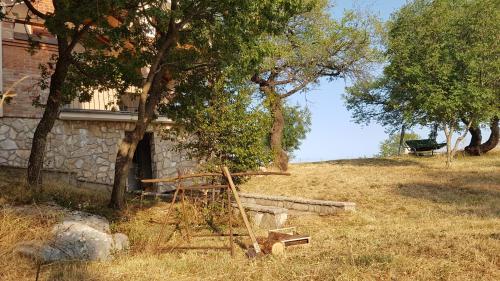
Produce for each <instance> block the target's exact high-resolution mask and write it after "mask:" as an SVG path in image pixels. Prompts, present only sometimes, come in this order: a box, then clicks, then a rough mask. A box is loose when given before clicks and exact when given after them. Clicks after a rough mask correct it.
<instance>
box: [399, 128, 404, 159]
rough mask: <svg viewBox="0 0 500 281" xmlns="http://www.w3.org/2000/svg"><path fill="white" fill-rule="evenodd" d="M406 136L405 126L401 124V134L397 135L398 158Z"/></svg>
mask: <svg viewBox="0 0 500 281" xmlns="http://www.w3.org/2000/svg"><path fill="white" fill-rule="evenodd" d="M405 134H406V125H405V124H403V125H402V126H401V134H400V135H399V147H398V156H401V150H402V149H403V145H404V141H405Z"/></svg>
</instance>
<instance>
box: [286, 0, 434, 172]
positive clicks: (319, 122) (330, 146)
mask: <svg viewBox="0 0 500 281" xmlns="http://www.w3.org/2000/svg"><path fill="white" fill-rule="evenodd" d="M405 3H406V0H364V1H362V0H359V1H353V0H344V1H340V0H338V1H337V3H334V7H333V8H332V10H331V13H332V15H333V16H334V17H341V16H342V13H343V11H344V10H345V9H356V10H359V9H361V10H362V11H369V12H371V13H373V14H376V15H378V16H379V17H380V18H381V19H382V20H384V21H385V20H387V19H389V18H390V15H391V14H392V13H393V12H394V11H396V10H398V9H399V8H400V7H401V6H403V5H404V4H405ZM345 86H346V82H345V81H344V80H341V79H340V80H336V81H334V82H328V81H326V80H321V82H320V84H319V85H318V86H316V87H315V88H314V89H312V90H311V91H309V92H307V93H301V94H297V95H294V96H291V97H290V98H289V100H288V102H289V104H293V105H295V104H300V105H302V106H307V107H308V108H309V110H310V111H311V114H312V125H311V132H309V134H308V135H307V137H306V139H305V140H304V141H303V142H302V145H301V146H300V148H299V150H298V151H295V152H294V153H293V160H292V162H311V161H323V160H333V159H347V158H360V157H372V156H374V155H375V154H377V153H378V152H379V146H380V142H382V141H383V140H385V139H387V137H388V135H387V134H386V133H385V132H384V128H383V127H381V126H379V125H378V124H375V123H371V124H369V125H368V126H363V125H359V124H356V123H354V122H353V121H352V119H351V113H350V112H349V111H347V109H346V107H345V105H344V101H343V99H342V95H343V94H344V93H345V91H344V89H345ZM414 131H415V132H416V133H418V134H419V135H420V136H421V137H423V138H425V137H426V136H427V135H428V131H429V129H428V128H417V129H415V130H414ZM440 141H443V136H442V135H441V136H439V137H438V142H440Z"/></svg>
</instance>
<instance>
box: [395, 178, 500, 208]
mask: <svg viewBox="0 0 500 281" xmlns="http://www.w3.org/2000/svg"><path fill="white" fill-rule="evenodd" d="M464 180H465V181H468V180H469V183H472V186H460V184H453V181H452V182H451V183H443V184H436V183H429V182H414V183H409V184H402V185H400V186H399V188H397V189H396V192H397V193H398V194H399V195H403V196H405V197H410V198H414V199H422V200H427V201H429V202H432V203H437V204H447V205H453V206H454V207H455V208H456V210H455V211H451V212H452V213H453V214H459V215H474V216H478V217H493V218H498V217H500V189H495V188H487V187H485V188H483V187H478V186H474V184H473V182H474V181H476V182H484V179H478V178H474V177H470V176H469V177H466V178H465V179H464Z"/></svg>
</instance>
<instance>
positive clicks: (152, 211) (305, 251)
mask: <svg viewBox="0 0 500 281" xmlns="http://www.w3.org/2000/svg"><path fill="white" fill-rule="evenodd" d="M290 172H291V173H292V176H290V177H283V176H275V177H259V178H254V179H252V180H251V181H250V182H248V183H246V184H244V185H243V186H242V187H241V188H242V189H243V190H244V191H247V192H259V193H268V194H279V195H290V196H302V197H308V198H314V199H327V200H337V201H352V202H355V203H357V211H356V212H354V213H339V214H338V215H335V216H314V215H303V216H299V217H294V218H291V219H290V220H289V222H288V224H289V225H293V226H297V227H298V229H299V231H300V232H302V233H309V234H310V235H311V236H312V244H311V245H310V246H308V247H298V248H295V249H290V250H289V251H287V255H286V257H273V256H266V257H264V258H260V259H257V260H248V259H246V258H245V257H244V255H243V251H242V250H239V251H238V253H237V257H236V258H234V259H231V258H230V257H229V255H228V253H225V252H209V253H203V252H192V251H191V252H184V253H180V252H172V253H161V254H157V253H155V252H154V251H153V250H152V247H151V244H152V243H153V242H154V241H156V239H155V238H156V236H155V233H157V232H158V229H159V226H158V224H155V223H152V222H151V221H156V220H160V219H161V218H162V215H163V214H164V212H165V207H166V204H165V203H155V204H153V203H151V204H146V205H144V206H142V207H140V206H139V205H138V203H137V202H130V203H129V204H130V205H129V208H127V210H126V211H125V212H123V213H120V214H117V213H113V212H112V211H110V210H107V209H106V208H105V207H103V206H104V204H105V201H106V197H107V195H106V194H97V193H96V192H91V191H86V190H79V189H76V188H70V189H68V188H67V187H66V186H65V185H64V184H61V183H58V182H47V183H46V185H45V186H46V191H45V194H44V195H43V196H42V197H34V196H32V195H29V194H24V192H23V191H22V190H23V189H22V185H23V184H22V181H21V180H20V179H21V178H22V174H19V171H12V170H6V169H4V170H1V171H0V177H2V179H3V181H2V183H0V192H1V194H0V205H2V206H3V208H2V209H0V268H1V270H0V280H34V276H35V268H34V266H33V264H32V263H31V262H30V261H28V260H25V259H22V258H19V257H16V256H14V255H13V254H12V253H11V252H12V248H13V245H14V244H15V243H17V242H19V241H23V240H29V239H42V240H43V239H46V237H47V236H48V231H49V230H50V227H51V225H52V224H53V223H54V222H55V221H56V219H57V217H58V215H59V214H54V213H51V212H48V211H46V210H45V209H44V208H45V207H44V204H43V203H37V206H38V207H37V210H39V211H38V212H31V213H28V214H19V213H16V212H15V211H13V209H14V208H12V207H9V206H11V205H12V204H25V203H28V202H31V201H32V200H36V201H37V202H46V201H50V200H54V201H56V202H57V203H59V204H61V205H65V206H69V207H72V208H80V209H84V210H89V211H92V212H98V213H101V214H104V215H106V216H107V217H109V218H110V219H111V220H112V221H113V228H114V229H115V230H117V231H123V232H125V233H127V234H128V235H129V237H130V239H131V242H132V248H131V250H130V251H129V252H128V253H124V254H120V255H118V256H117V257H116V258H115V260H113V261H110V262H88V263H69V264H56V265H48V266H44V267H42V272H41V280H170V279H172V280H500V153H499V152H498V151H497V152H495V153H491V154H489V155H486V156H482V157H465V158H464V157H462V156H461V157H459V159H458V160H457V161H456V162H454V163H453V167H452V168H451V169H446V168H445V167H444V158H442V157H441V156H436V157H432V158H431V157H419V158H415V157H404V158H390V159H357V160H338V161H330V162H321V163H308V164H296V165H295V164H294V165H291V169H290ZM263 233H264V230H260V231H259V234H261V235H262V234H263ZM177 239H181V238H180V237H177ZM219 243H220V242H219Z"/></svg>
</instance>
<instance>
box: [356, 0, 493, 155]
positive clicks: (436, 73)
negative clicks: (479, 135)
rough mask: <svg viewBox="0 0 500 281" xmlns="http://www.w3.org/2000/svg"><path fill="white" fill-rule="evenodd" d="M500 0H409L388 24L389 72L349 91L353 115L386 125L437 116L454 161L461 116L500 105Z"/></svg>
mask: <svg viewBox="0 0 500 281" xmlns="http://www.w3.org/2000/svg"><path fill="white" fill-rule="evenodd" d="M498 5H499V4H498V1H491V0H479V1H465V0H460V1H448V0H436V1H431V0H416V1H413V2H410V3H408V4H407V5H406V6H404V7H403V8H402V9H401V10H400V11H398V12H397V13H396V14H394V15H393V18H392V20H391V22H390V23H389V26H388V36H387V42H386V45H387V46H386V47H387V51H386V55H387V59H388V62H389V63H388V65H387V66H386V67H385V68H384V75H383V77H381V78H379V79H376V80H371V81H370V80H369V81H368V82H367V81H363V82H361V83H359V84H358V85H356V86H355V87H353V88H351V89H350V91H349V92H348V97H347V99H346V100H347V104H348V108H350V109H351V110H353V112H354V117H355V118H356V117H360V116H362V117H361V118H358V119H359V120H366V119H374V120H377V121H379V122H380V123H382V124H386V125H393V124H397V121H398V120H400V122H403V123H407V124H409V125H413V124H421V125H426V124H433V123H438V124H439V125H440V126H441V127H442V128H444V130H445V134H446V135H447V142H448V152H449V153H448V155H449V157H448V162H449V161H450V160H451V157H452V156H453V154H454V153H455V151H456V148H457V147H458V143H459V142H460V141H461V140H462V139H463V137H464V135H462V136H460V137H459V138H458V139H457V142H456V143H455V146H454V147H453V148H452V147H451V146H452V144H451V135H452V134H453V132H455V131H458V130H460V129H461V128H460V127H459V122H460V119H461V118H463V119H466V120H468V121H469V122H478V123H480V122H483V121H486V120H490V119H491V117H493V116H495V115H498V113H499V109H500V108H499V106H498V104H499V103H498V101H499V100H500V96H499V91H498V77H499V75H498V73H499V72H498V70H499V65H500V62H499V59H500V57H499V56H498V52H499V49H498V42H497V41H498V40H497V38H498V37H499V36H500V35H499V30H500V28H499V27H500V26H499V24H500V23H499V22H500V21H499V16H500V15H499V13H498V12H496V11H498ZM363 113H367V114H366V115H365V116H364V117H363Z"/></svg>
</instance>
